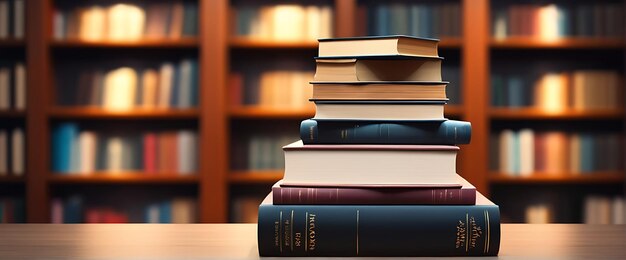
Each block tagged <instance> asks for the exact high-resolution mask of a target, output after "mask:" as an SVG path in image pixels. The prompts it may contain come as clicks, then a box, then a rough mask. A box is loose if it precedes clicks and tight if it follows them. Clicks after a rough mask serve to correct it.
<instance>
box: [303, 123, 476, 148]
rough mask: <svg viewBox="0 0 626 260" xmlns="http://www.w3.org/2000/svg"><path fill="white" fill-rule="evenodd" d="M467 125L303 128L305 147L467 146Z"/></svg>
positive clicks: (310, 125) (469, 130) (312, 125)
mask: <svg viewBox="0 0 626 260" xmlns="http://www.w3.org/2000/svg"><path fill="white" fill-rule="evenodd" d="M471 135H472V125H471V124H470V123H469V122H465V121H456V120H444V121H391V122H390V121H385V122H381V121H378V122H377V121H363V120H321V119H308V120H304V121H302V123H301V124H300V138H301V139H302V142H303V143H304V144H433V145H457V144H468V143H469V142H470V139H471Z"/></svg>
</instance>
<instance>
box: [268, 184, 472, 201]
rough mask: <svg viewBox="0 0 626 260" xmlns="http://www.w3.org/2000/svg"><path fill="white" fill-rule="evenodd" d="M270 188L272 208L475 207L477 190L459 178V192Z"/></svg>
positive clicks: (412, 189)
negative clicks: (283, 206) (278, 206)
mask: <svg viewBox="0 0 626 260" xmlns="http://www.w3.org/2000/svg"><path fill="white" fill-rule="evenodd" d="M281 182H282V181H278V182H277V183H276V184H274V186H272V192H273V201H274V204H275V205H292V204H303V205H365V204H367V205H408V204H415V205H474V204H476V188H475V187H474V186H473V185H472V184H470V183H469V182H467V181H466V180H465V179H463V178H461V177H459V183H461V184H462V186H461V187H459V188H441V187H436V188H396V187H394V188H389V187H386V188H385V187H380V188H379V187H361V188H359V187H341V186H339V187H306V186H300V187H295V186H281Z"/></svg>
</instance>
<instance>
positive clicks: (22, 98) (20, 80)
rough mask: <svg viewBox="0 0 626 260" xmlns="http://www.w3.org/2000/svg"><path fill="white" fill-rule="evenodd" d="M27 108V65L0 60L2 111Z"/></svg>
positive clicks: (0, 106)
mask: <svg viewBox="0 0 626 260" xmlns="http://www.w3.org/2000/svg"><path fill="white" fill-rule="evenodd" d="M24 109H26V66H25V65H24V63H22V62H15V63H14V64H11V63H7V62H0V111H2V110H24Z"/></svg>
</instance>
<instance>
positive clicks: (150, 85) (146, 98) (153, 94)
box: [141, 69, 159, 109]
mask: <svg viewBox="0 0 626 260" xmlns="http://www.w3.org/2000/svg"><path fill="white" fill-rule="evenodd" d="M141 84H142V87H141V90H142V93H141V97H142V100H141V107H142V108H146V109H150V108H154V107H156V104H157V93H158V87H159V74H158V73H157V71H156V70H154V69H147V70H145V71H144V72H143V74H142V75H141Z"/></svg>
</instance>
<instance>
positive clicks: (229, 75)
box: [0, 0, 626, 224]
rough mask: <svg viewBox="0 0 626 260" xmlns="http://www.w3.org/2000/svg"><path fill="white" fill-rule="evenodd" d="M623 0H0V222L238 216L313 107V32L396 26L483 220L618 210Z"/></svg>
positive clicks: (554, 219)
mask: <svg viewBox="0 0 626 260" xmlns="http://www.w3.org/2000/svg"><path fill="white" fill-rule="evenodd" d="M625 10H626V2H625V1H623V0H600V1H567V0H540V1H539V0H538V1H524V0H506V1H495V0H491V1H489V0H479V1H469V0H444V1H435V0H392V1H375V0H322V1H313V0H281V1H253V0H176V1H166V0H156V1H152V0H150V1H148V0H93V1H70V0H0V223H256V222H257V214H258V210H259V204H261V201H262V200H263V199H264V197H265V196H266V195H267V194H268V193H269V192H270V191H272V187H273V185H275V183H276V182H277V181H279V180H281V179H283V174H284V167H285V166H284V165H285V156H284V151H283V149H282V147H283V146H285V145H288V144H290V143H292V142H294V141H297V140H299V139H301V135H300V131H299V130H300V128H299V127H300V124H301V122H302V121H303V120H306V119H310V118H313V117H316V118H319V114H318V115H317V116H316V106H318V109H319V108H320V107H321V106H320V104H322V105H324V104H323V102H320V103H319V104H317V103H313V102H311V101H310V100H309V99H311V98H312V95H314V93H313V90H314V88H313V86H314V85H312V84H310V82H313V81H315V80H314V77H317V76H316V57H318V56H321V55H320V54H319V53H318V46H320V45H319V44H321V43H322V42H321V41H320V42H318V39H325V38H344V37H361V36H387V35H408V36H416V37H424V38H434V39H439V42H438V50H439V56H440V57H443V59H441V63H440V66H441V68H440V73H441V79H440V80H439V81H446V82H448V83H447V85H446V86H445V97H447V99H448V100H447V103H446V105H445V108H444V113H445V118H447V119H451V120H460V121H461V120H462V121H468V122H470V123H471V141H469V143H468V144H460V145H459V147H460V150H459V151H458V158H457V160H456V173H458V174H459V175H460V176H462V177H463V178H464V179H466V180H467V181H468V182H469V183H471V184H472V185H473V186H475V188H476V190H477V191H479V192H480V193H481V194H483V195H485V197H487V198H489V199H490V200H491V201H493V202H494V203H495V204H497V205H498V206H499V210H500V215H501V222H502V223H582V224H625V223H626V216H625V214H624V212H626V209H625V206H624V205H625V202H624V200H625V187H626V179H625V167H624V161H626V160H625V158H626V157H625V156H626V155H625V153H624V141H625V140H624V137H625V135H624V131H625V130H626V129H625V123H626V113H625V107H624V95H625V94H624V87H625V85H624V73H625V62H626V54H625V48H626V44H625V35H626V32H625V31H624V28H625V27H626V26H625V24H626V23H625V20H624V19H625V18H624V11H625ZM320 53H321V49H320ZM322 63H323V59H321V58H320V59H318V60H317V64H318V65H317V66H319V64H322ZM438 64H439V63H438ZM356 66H357V67H358V66H359V65H358V64H357V65H356ZM318 69H319V67H318ZM320 85H323V84H321V83H320ZM392 85H393V84H392ZM392 85H389V86H385V87H392ZM396 86H397V85H396ZM315 88H318V85H315ZM319 89H321V87H320V88H319ZM316 91H317V90H316ZM320 93H321V92H320ZM317 94H318V93H316V94H315V95H317ZM320 95H321V94H320ZM331 105H332V104H331ZM331 105H329V104H325V105H324V106H326V107H328V109H329V110H330V109H331ZM329 113H330V112H329ZM320 124H321V123H320ZM457 144H458V143H457ZM305 146H306V144H305ZM286 151H287V150H286ZM293 153H294V154H295V153H296V152H295V150H294V152H293ZM363 163H364V164H366V162H363ZM309 167H315V164H312V165H309ZM320 167H321V166H320ZM321 168H324V167H321ZM308 170H310V171H311V172H315V169H308ZM416 171H419V169H416ZM385 174H387V173H386V172H380V173H378V175H381V176H384V175H385Z"/></svg>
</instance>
